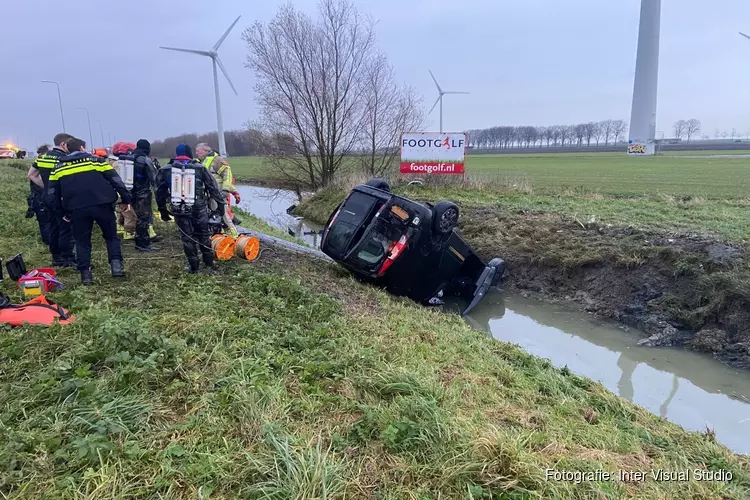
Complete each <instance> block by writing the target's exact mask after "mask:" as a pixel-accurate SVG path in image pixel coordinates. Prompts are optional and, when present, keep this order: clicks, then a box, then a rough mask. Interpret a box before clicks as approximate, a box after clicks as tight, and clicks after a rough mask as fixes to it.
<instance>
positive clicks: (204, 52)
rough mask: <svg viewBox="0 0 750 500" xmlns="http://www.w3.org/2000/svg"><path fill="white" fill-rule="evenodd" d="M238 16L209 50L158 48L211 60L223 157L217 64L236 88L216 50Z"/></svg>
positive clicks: (222, 146) (235, 91)
mask: <svg viewBox="0 0 750 500" xmlns="http://www.w3.org/2000/svg"><path fill="white" fill-rule="evenodd" d="M240 17H242V16H237V19H235V20H234V22H233V23H232V25H231V26H229V28H227V30H226V31H225V32H224V34H223V35H222V36H221V38H219V41H218V42H216V43H215V44H214V46H213V48H211V50H193V49H178V48H175V47H159V48H160V49H165V50H176V51H177V52H187V53H189V54H198V55H199V56H206V57H210V58H211V62H212V64H213V68H214V92H215V93H216V124H217V126H218V135H219V154H220V155H221V156H223V157H225V158H226V156H227V146H226V143H225V141H224V125H223V123H222V121H221V101H220V100H219V75H218V73H217V72H216V66H218V67H219V69H220V70H221V72H222V73H223V74H224V77H225V78H226V79H227V82H229V86H230V87H232V90H233V91H234V94H235V95H237V89H235V88H234V84H233V83H232V80H231V79H230V78H229V73H227V70H226V68H224V65H223V64H222V63H221V59H219V53H218V52H217V51H218V50H219V47H221V44H222V43H224V40H225V39H226V38H227V35H229V32H230V31H232V28H234V25H235V24H237V21H239V20H240Z"/></svg>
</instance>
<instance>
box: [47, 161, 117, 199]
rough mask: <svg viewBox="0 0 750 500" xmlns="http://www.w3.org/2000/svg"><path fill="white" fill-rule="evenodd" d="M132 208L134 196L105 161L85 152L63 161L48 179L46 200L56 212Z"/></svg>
mask: <svg viewBox="0 0 750 500" xmlns="http://www.w3.org/2000/svg"><path fill="white" fill-rule="evenodd" d="M118 194H119V195H120V198H121V199H122V203H124V204H128V205H129V204H130V203H131V196H130V192H128V190H127V188H126V187H125V183H124V182H123V181H122V179H121V178H120V176H119V175H117V172H116V171H115V169H113V168H112V165H110V164H109V163H108V162H107V160H106V159H104V158H98V157H96V156H94V155H92V154H90V153H86V152H83V151H80V152H76V153H72V154H70V155H67V156H65V157H64V158H62V161H61V162H60V163H59V164H58V165H57V167H55V170H54V171H53V172H52V175H51V176H50V178H49V187H48V188H47V196H48V200H49V203H50V204H51V205H52V206H53V207H55V208H56V209H60V208H61V209H63V210H64V211H65V212H72V211H74V210H79V209H82V208H87V207H93V206H95V205H103V204H105V203H106V204H108V203H112V204H114V203H115V202H116V201H117V195H118Z"/></svg>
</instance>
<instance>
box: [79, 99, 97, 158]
mask: <svg viewBox="0 0 750 500" xmlns="http://www.w3.org/2000/svg"><path fill="white" fill-rule="evenodd" d="M76 109H82V110H84V111H85V112H86V119H87V120H88V121H89V140H90V141H91V142H90V143H89V148H91V149H94V135H93V134H92V133H91V115H89V110H88V109H86V108H76Z"/></svg>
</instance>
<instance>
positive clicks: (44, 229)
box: [26, 144, 49, 245]
mask: <svg viewBox="0 0 750 500" xmlns="http://www.w3.org/2000/svg"><path fill="white" fill-rule="evenodd" d="M47 151H49V146H47V145H46V144H44V145H42V146H39V149H37V150H36V154H37V156H41V155H43V154H45V153H46V152H47ZM37 183H38V184H37ZM26 202H27V204H28V206H29V209H28V210H27V211H26V218H27V219H31V218H32V217H34V216H36V222H37V224H39V234H40V236H41V237H42V241H43V242H44V244H45V245H49V210H47V207H46V206H45V205H44V183H43V182H42V178H41V176H35V177H34V179H32V178H31V177H30V178H29V196H28V198H27V199H26Z"/></svg>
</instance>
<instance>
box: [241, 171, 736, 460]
mask: <svg viewBox="0 0 750 500" xmlns="http://www.w3.org/2000/svg"><path fill="white" fill-rule="evenodd" d="M238 189H239V191H240V193H241V195H242V200H243V201H242V203H241V204H240V206H241V208H243V209H244V210H246V211H248V212H250V213H252V214H253V215H255V216H257V217H260V218H262V219H263V220H265V221H266V222H268V223H269V224H271V225H273V226H275V227H278V228H280V229H282V230H285V231H288V232H289V233H290V234H292V235H294V236H297V237H298V238H300V239H302V240H303V241H305V243H307V244H308V245H310V246H314V247H317V246H318V245H319V242H320V231H321V229H322V226H321V225H319V224H315V223H312V222H309V221H306V220H303V219H299V218H295V217H293V216H291V215H288V214H287V213H286V209H287V208H288V207H289V206H291V205H293V204H296V203H297V197H296V195H295V194H294V193H293V192H291V191H283V190H276V189H269V188H260V187H254V186H239V187H238ZM452 307H454V308H455V309H456V311H458V310H459V309H458V305H457V304H450V303H449V304H446V306H445V308H446V309H451V308H452ZM466 320H467V321H468V322H469V323H470V324H471V325H472V326H474V327H475V328H477V329H479V330H482V331H485V332H487V333H488V334H490V335H492V336H493V337H494V338H496V339H498V340H502V341H505V342H511V343H514V344H518V345H519V346H521V347H522V348H523V349H525V350H526V351H528V352H530V353H531V354H534V355H536V356H540V357H542V358H547V359H549V360H550V361H551V362H552V363H553V364H554V365H555V366H558V367H562V366H568V368H570V370H571V371H573V372H575V373H577V374H579V375H583V376H586V377H589V378H591V379H593V380H597V381H599V382H601V383H602V384H603V385H604V386H605V387H607V388H608V389H610V390H611V391H613V392H615V393H617V394H619V395H620V396H622V397H625V398H627V399H629V400H631V401H633V402H634V403H636V404H638V405H640V406H642V407H644V408H646V409H648V410H649V411H651V412H652V413H654V414H656V415H659V416H661V417H662V418H665V419H668V420H670V421H672V422H674V423H676V424H679V425H681V426H683V427H684V428H686V429H689V430H695V431H702V430H705V429H706V427H708V428H710V429H714V430H715V431H716V437H717V439H718V440H719V441H720V442H721V443H723V444H724V445H726V446H728V447H729V448H731V449H733V450H734V451H736V452H738V453H750V372H748V371H741V370H736V369H733V368H729V367H727V366H725V365H723V364H722V363H719V362H718V361H716V360H714V359H713V358H710V357H708V356H704V355H701V354H698V353H695V352H691V351H688V350H686V349H655V348H648V347H642V346H639V345H638V340H639V339H641V338H643V335H642V334H639V332H636V331H632V330H631V331H627V329H624V327H621V326H620V325H618V324H616V323H612V322H609V321H602V320H599V319H596V318H594V317H592V316H591V315H588V314H586V313H583V312H580V311H578V310H575V309H570V308H566V307H563V306H559V305H554V304H548V303H544V302H540V301H537V300H532V299H527V298H524V297H521V296H519V295H513V294H508V293H502V292H492V293H490V294H488V295H487V297H485V299H484V300H483V301H482V302H481V303H480V304H479V305H478V306H477V307H476V308H475V309H474V310H473V311H472V312H471V314H470V315H468V316H467V318H466Z"/></svg>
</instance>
